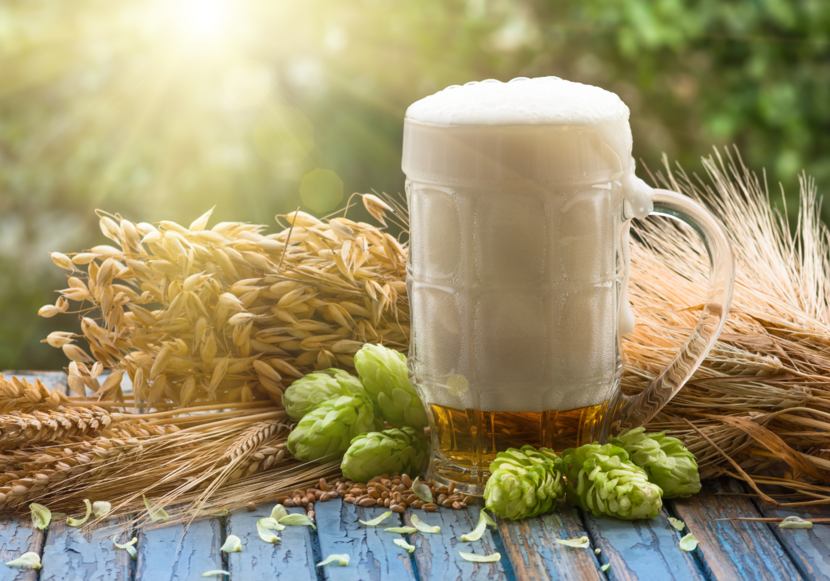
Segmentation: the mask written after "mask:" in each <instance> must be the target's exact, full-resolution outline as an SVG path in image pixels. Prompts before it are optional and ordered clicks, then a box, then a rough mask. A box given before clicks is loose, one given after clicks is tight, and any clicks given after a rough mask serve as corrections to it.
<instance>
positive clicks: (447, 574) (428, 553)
mask: <svg viewBox="0 0 830 581" xmlns="http://www.w3.org/2000/svg"><path fill="white" fill-rule="evenodd" d="M480 511H481V507H468V508H466V509H464V510H440V511H438V512H424V511H423V510H413V509H408V510H407V512H406V515H405V520H406V524H412V523H411V517H412V515H413V514H417V515H418V517H419V518H420V519H421V520H422V521H424V522H425V523H427V524H429V525H431V526H435V525H437V526H439V527H441V532H440V533H438V534H424V533H413V534H412V535H409V536H410V539H411V540H410V543H411V544H413V545H415V547H416V549H415V553H414V556H415V563H416V564H417V566H418V576H419V577H420V579H422V580H426V579H446V580H447V581H449V580H451V579H457V580H459V581H460V580H463V581H471V580H482V579H504V578H506V577H507V576H508V571H511V569H510V559H509V555H502V557H501V560H500V561H499V562H497V563H470V562H468V561H465V560H464V559H462V558H461V556H460V555H459V554H458V552H459V551H464V552H465V553H475V554H477V555H491V554H493V553H495V552H497V550H496V544H495V542H494V540H493V535H492V534H491V533H490V530H489V529H488V530H486V531H485V533H484V535H482V537H481V540H479V541H476V542H474V543H462V542H461V541H460V540H459V539H460V538H461V535H463V534H465V533H469V532H470V531H471V530H473V529H474V528H475V526H476V525H477V524H478V517H479V513H480ZM511 573H512V571H511Z"/></svg>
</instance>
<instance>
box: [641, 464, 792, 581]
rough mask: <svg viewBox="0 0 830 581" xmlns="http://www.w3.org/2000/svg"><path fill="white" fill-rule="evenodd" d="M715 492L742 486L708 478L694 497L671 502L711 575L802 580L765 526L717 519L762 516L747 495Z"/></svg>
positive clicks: (740, 488) (717, 576)
mask: <svg viewBox="0 0 830 581" xmlns="http://www.w3.org/2000/svg"><path fill="white" fill-rule="evenodd" d="M717 492H738V493H743V492H744V490H743V488H742V487H741V486H740V484H739V483H738V482H736V481H734V480H727V479H723V480H721V479H718V480H710V481H708V482H707V485H706V486H705V487H704V489H703V490H702V491H701V492H700V493H698V494H697V495H695V496H693V497H691V498H683V499H677V500H674V501H672V502H673V505H674V508H675V510H676V511H677V513H678V515H679V516H680V518H681V520H683V521H684V522H685V523H686V527H687V529H688V530H689V532H691V533H693V534H694V535H695V537H696V538H697V540H698V541H699V542H700V546H699V547H698V549H697V550H696V554H697V555H698V557H699V558H700V560H701V561H702V563H703V565H704V567H705V568H706V569H708V571H709V573H710V576H711V577H712V578H714V579H723V580H729V581H733V580H735V579H748V580H751V581H759V580H761V579H764V580H766V579H770V580H772V579H775V580H779V579H801V578H802V576H801V575H800V574H799V572H798V570H797V569H796V567H795V565H794V564H793V562H792V561H791V560H790V558H789V556H788V555H787V553H786V551H785V550H784V547H783V546H782V545H781V543H780V542H779V541H778V539H777V538H776V536H775V534H773V532H772V531H771V530H770V528H769V526H768V525H766V524H764V523H753V522H731V521H718V520H717V519H720V518H729V517H750V518H755V517H759V516H761V515H760V514H759V512H758V510H757V509H756V508H755V505H753V504H752V501H751V500H750V499H749V498H747V497H738V496H718V495H716V493H717ZM626 558H629V557H628V556H626Z"/></svg>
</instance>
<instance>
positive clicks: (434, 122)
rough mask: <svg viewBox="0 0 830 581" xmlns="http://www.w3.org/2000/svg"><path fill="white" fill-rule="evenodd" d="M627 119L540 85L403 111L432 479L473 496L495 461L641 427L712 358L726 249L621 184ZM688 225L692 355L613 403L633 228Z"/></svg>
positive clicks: (574, 91)
mask: <svg viewBox="0 0 830 581" xmlns="http://www.w3.org/2000/svg"><path fill="white" fill-rule="evenodd" d="M628 114H629V112H628V108H627V107H626V106H625V104H624V103H623V102H622V101H621V100H620V99H619V97H617V95H615V94H613V93H610V92H608V91H604V90H602V89H599V88H597V87H592V86H589V85H582V84H579V83H570V82H567V81H563V80H560V79H557V78H555V77H548V78H542V79H514V80H513V81H511V82H509V83H501V82H499V81H492V80H491V81H483V82H481V83H468V84H467V85H465V86H463V87H458V86H455V87H449V88H447V89H445V90H444V91H441V92H439V93H436V94H435V95H432V96H430V97H427V98H425V99H422V100H421V101H418V102H417V103H415V104H413V105H412V106H411V107H409V109H408V110H407V115H406V119H405V125H404V144H403V163H402V166H403V171H404V173H405V174H406V177H407V180H406V194H407V199H408V202H409V211H410V246H409V262H408V265H407V274H408V277H407V285H408V291H409V300H410V310H411V314H412V322H411V323H412V326H411V339H410V350H409V369H410V377H411V379H412V383H413V385H414V386H415V388H416V389H417V391H418V393H419V394H420V395H421V398H422V399H423V401H424V404H425V406H426V408H427V412H428V415H429V424H430V430H431V435H432V454H431V459H430V467H429V477H430V478H433V479H435V480H436V481H437V482H439V483H443V484H448V483H449V482H455V483H456V487H457V488H459V489H460V490H463V491H465V492H466V493H469V494H481V493H482V492H483V490H484V485H485V483H486V479H487V476H488V475H489V472H488V467H489V464H490V462H491V461H492V459H493V458H494V457H495V454H496V452H499V451H502V450H505V449H507V448H509V447H516V448H519V447H521V446H523V445H525V444H530V445H533V446H547V447H550V448H553V449H554V450H556V451H557V452H561V451H562V450H563V449H565V448H568V447H572V446H578V445H581V444H585V443H589V442H593V441H595V440H599V441H601V442H603V441H605V439H606V438H607V437H608V436H609V435H610V434H611V433H615V432H617V431H619V430H620V429H622V428H626V427H629V428H630V427H636V426H639V425H642V424H644V423H645V422H647V421H648V420H649V419H650V418H652V417H653V416H654V415H655V414H656V413H657V412H658V411H659V410H660V409H661V408H662V407H663V406H664V405H665V404H666V403H667V402H668V401H669V400H670V399H671V398H672V397H673V396H674V394H675V393H677V391H678V390H679V389H680V388H681V387H682V386H683V384H684V383H685V382H686V381H687V380H688V379H689V377H690V376H691V374H692V373H693V372H694V371H695V369H697V367H698V365H699V364H700V363H701V361H702V360H703V358H704V357H705V356H706V354H707V353H708V352H709V350H710V349H711V347H712V345H713V344H714V342H715V340H716V339H717V337H718V335H719V334H720V331H721V329H722V328H723V324H724V322H725V320H726V314H727V312H728V310H729V304H730V301H731V297H732V288H733V284H734V283H733V280H734V274H733V270H734V262H733V257H732V250H731V247H730V245H729V242H728V240H727V238H726V236H725V235H724V232H723V230H722V228H721V226H720V225H719V224H718V222H717V221H716V219H715V218H714V217H713V216H712V215H711V214H709V213H708V212H707V211H706V210H704V209H703V208H702V207H701V206H700V205H698V204H697V203H695V202H694V201H692V200H691V199H689V198H688V197H686V196H683V195H681V194H678V193H675V192H670V191H667V190H659V189H652V188H650V187H649V186H647V185H646V184H645V183H644V182H643V181H642V180H640V179H638V178H637V177H636V176H635V175H634V160H633V158H632V156H631V147H632V140H631V129H630V127H629V124H628ZM649 214H658V215H663V216H670V217H672V218H675V219H677V220H680V221H681V222H684V223H686V224H688V225H689V226H691V227H692V228H693V229H694V230H695V231H696V232H697V233H698V234H699V235H700V237H701V238H702V240H703V242H704V244H705V246H706V249H707V251H708V253H709V258H710V264H711V273H710V276H709V288H708V295H707V297H706V300H705V303H704V307H703V309H702V311H701V314H700V320H699V321H698V323H697V326H696V327H695V329H694V330H693V332H692V333H691V335H690V337H689V339H688V342H687V343H686V345H685V346H684V347H683V348H682V349H681V350H680V352H679V353H678V354H677V356H676V357H675V358H674V360H673V361H672V362H671V363H670V364H669V366H668V367H667V368H666V369H665V370H664V371H663V373H662V374H661V375H659V376H658V377H657V378H656V379H655V380H654V382H653V383H652V384H651V385H650V386H649V387H648V389H646V390H645V391H644V392H642V393H641V394H639V395H637V396H632V397H627V396H625V395H623V394H622V393H621V391H620V378H621V375H622V369H623V365H622V356H621V336H622V335H624V334H625V333H627V332H630V331H631V330H632V329H633V326H634V320H633V314H632V312H631V307H630V305H629V302H628V297H627V286H628V277H629V260H628V244H629V227H630V223H631V219H632V218H634V217H637V218H644V217H646V216H647V215H649Z"/></svg>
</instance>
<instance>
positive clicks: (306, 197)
mask: <svg viewBox="0 0 830 581" xmlns="http://www.w3.org/2000/svg"><path fill="white" fill-rule="evenodd" d="M300 197H302V199H303V204H305V205H306V206H308V207H309V208H311V209H312V210H314V211H315V212H330V211H331V210H334V209H335V208H336V207H337V206H338V204H340V202H342V201H343V180H341V179H340V178H339V177H337V174H336V173H334V172H333V171H331V170H330V169H320V168H318V169H315V170H313V171H310V172H308V173H307V174H306V175H305V177H303V181H302V183H301V184H300Z"/></svg>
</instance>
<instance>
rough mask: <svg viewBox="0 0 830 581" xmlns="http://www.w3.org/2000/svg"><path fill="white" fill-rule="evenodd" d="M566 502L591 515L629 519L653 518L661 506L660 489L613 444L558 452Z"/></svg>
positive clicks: (588, 445)
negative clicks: (566, 495)
mask: <svg viewBox="0 0 830 581" xmlns="http://www.w3.org/2000/svg"><path fill="white" fill-rule="evenodd" d="M560 460H561V462H562V469H563V471H564V473H565V477H566V478H567V480H568V483H567V486H566V490H567V494H568V501H569V502H572V503H574V504H576V505H578V506H581V507H582V508H583V510H590V511H591V512H592V513H594V515H596V516H600V515H610V516H615V517H617V518H622V519H627V520H633V519H638V518H653V517H655V516H657V513H659V512H660V508H661V507H662V506H663V501H662V498H661V497H662V496H663V491H662V490H661V489H660V487H659V486H657V485H656V484H653V483H651V482H649V481H648V475H647V474H646V473H645V471H644V470H643V469H641V468H638V467H637V466H635V465H634V464H633V463H631V462H630V461H629V460H628V452H626V451H625V450H623V449H622V448H620V447H619V446H615V445H613V444H605V445H604V446H600V445H599V444H587V445H585V446H580V447H579V448H569V449H567V450H565V451H564V452H562V457H561V459H560Z"/></svg>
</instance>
